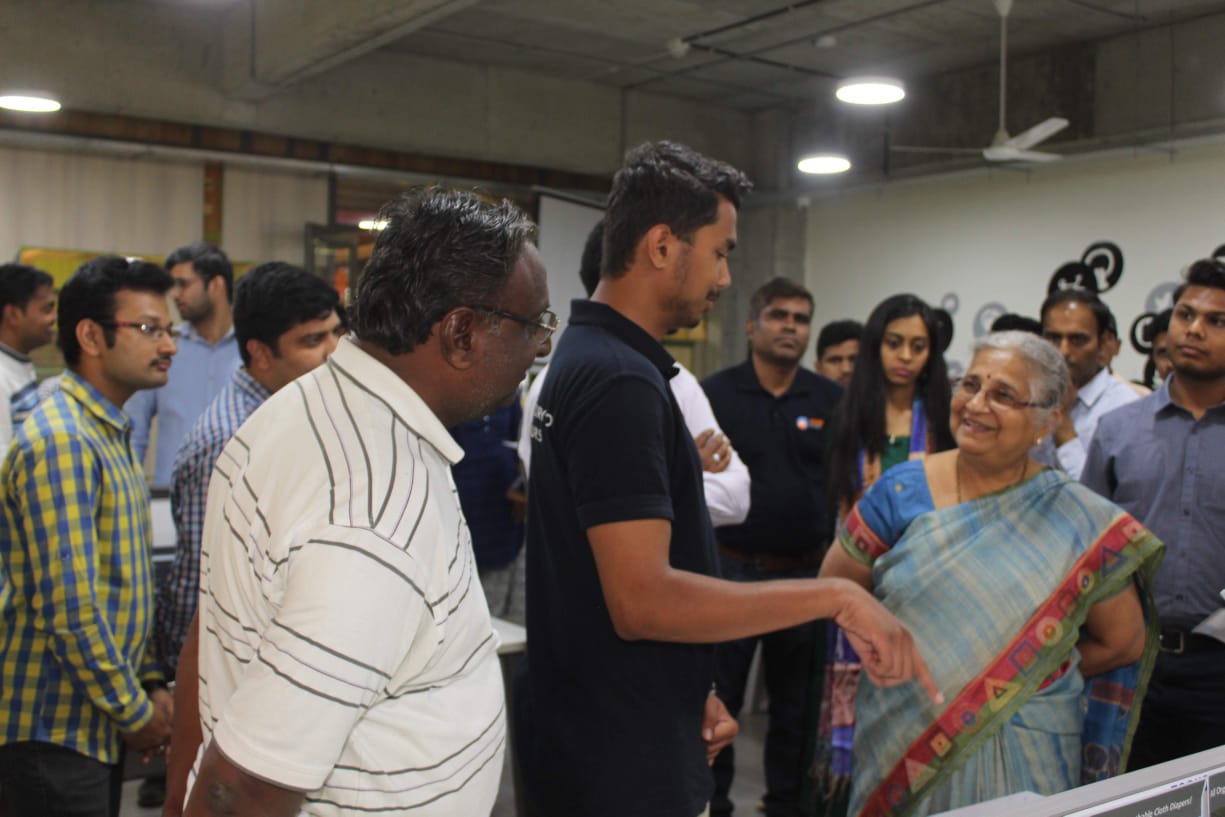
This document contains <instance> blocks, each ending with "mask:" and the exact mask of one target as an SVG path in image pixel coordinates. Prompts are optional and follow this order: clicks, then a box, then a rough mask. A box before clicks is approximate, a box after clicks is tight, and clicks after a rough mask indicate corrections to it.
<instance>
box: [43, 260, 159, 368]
mask: <svg viewBox="0 0 1225 817" xmlns="http://www.w3.org/2000/svg"><path fill="white" fill-rule="evenodd" d="M173 285H174V281H173V280H171V278H170V273H168V272H167V271H166V270H164V269H162V268H161V267H159V266H158V265H157V264H150V263H149V262H148V261H141V260H139V259H135V258H120V257H118V256H115V255H104V256H100V257H98V258H94V259H93V260H91V261H86V262H85V263H84V264H82V265H81V266H80V267H79V268H78V269H77V271H76V272H74V273H73V274H72V277H71V278H69V279H68V282H67V283H65V284H64V286H63V288H62V289H60V295H59V303H58V305H57V307H56V313H55V314H56V324H57V338H56V345H57V346H59V347H60V351H61V352H63V353H64V362H65V363H67V364H68V365H69V366H75V365H76V364H77V363H79V362H80V360H81V344H80V343H78V342H77V324H78V323H80V322H81V321H83V320H87V319H88V320H92V321H97V322H98V323H109V322H110V321H113V320H115V293H116V292H119V291H120V290H125V289H126V290H132V291H134V292H151V293H153V294H154V295H165V294H166V293H167V292H169V291H170V287H171V286H173ZM102 336H103V338H105V340H106V345H107V347H108V348H109V347H111V346H114V345H115V327H113V326H103V327H102Z"/></svg>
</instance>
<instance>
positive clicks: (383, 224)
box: [357, 218, 387, 233]
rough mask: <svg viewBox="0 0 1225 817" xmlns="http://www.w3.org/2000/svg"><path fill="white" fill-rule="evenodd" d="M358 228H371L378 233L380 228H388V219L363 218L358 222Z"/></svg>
mask: <svg viewBox="0 0 1225 817" xmlns="http://www.w3.org/2000/svg"><path fill="white" fill-rule="evenodd" d="M357 229H359V230H370V231H371V232H376V233H377V232H378V231H379V230H386V229H387V221H386V220H385V219H374V218H363V219H362V220H361V221H359V222H357Z"/></svg>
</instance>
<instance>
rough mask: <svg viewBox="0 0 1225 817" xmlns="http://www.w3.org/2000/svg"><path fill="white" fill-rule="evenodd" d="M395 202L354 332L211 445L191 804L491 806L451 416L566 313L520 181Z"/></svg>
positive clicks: (474, 405)
mask: <svg viewBox="0 0 1225 817" xmlns="http://www.w3.org/2000/svg"><path fill="white" fill-rule="evenodd" d="M380 218H381V219H384V220H386V221H387V224H388V226H387V227H386V229H384V230H383V232H382V233H381V234H380V236H379V239H378V241H377V242H376V244H375V247H374V252H373V254H372V256H371V259H370V262H369V264H368V265H367V266H366V269H365V270H364V272H363V274H362V277H361V279H360V281H359V283H358V287H357V299H356V304H355V306H354V309H353V313H352V320H351V326H352V328H353V336H352V337H351V338H347V339H345V340H343V341H342V342H341V343H340V344H339V345H338V346H337V348H336V351H335V352H334V353H333V355H332V356H331V358H330V359H329V360H328V362H327V363H326V364H324V365H323V366H322V367H320V368H319V369H316V370H315V371H314V372H312V373H310V374H307V375H305V376H303V377H301V378H299V379H298V380H296V381H294V382H293V383H291V384H290V385H289V386H287V387H286V388H284V389H282V390H281V391H279V392H278V393H276V394H275V395H273V396H272V397H271V398H270V399H269V400H268V401H267V402H266V403H264V405H263V406H261V407H260V408H259V410H257V411H256V412H255V414H254V415H252V417H251V419H250V420H248V421H247V423H245V424H244V425H243V426H242V428H240V429H239V431H238V432H237V434H236V435H235V436H234V438H233V440H232V441H231V442H230V444H229V445H227V446H226V448H225V450H224V451H223V452H222V454H221V457H220V458H219V459H218V461H217V466H216V469H215V471H214V474H213V479H212V483H211V486H210V489H209V496H208V514H207V519H206V521H205V527H204V538H203V543H202V545H203V546H202V567H201V594H200V605H199V610H200V648H199V649H200V654H199V671H200V679H199V680H200V716H201V724H202V727H203V732H204V746H203V749H202V753H201V757H200V758H199V759H198V760H197V764H196V771H195V777H194V780H193V788H191V789H190V791H189V794H188V801H187V807H186V810H185V814H187V815H208V814H226V815H246V814H269V815H295V814H309V815H339V814H350V813H357V812H363V813H364V812H378V813H380V814H411V815H421V816H422V817H424V816H425V815H484V814H488V813H489V811H490V809H491V808H492V806H493V802H494V799H495V796H496V793H497V787H498V781H499V777H500V774H501V769H502V754H503V747H504V744H505V707H504V701H503V693H502V679H501V673H500V671H499V668H498V663H497V655H496V638H495V636H494V634H493V629H492V624H491V622H490V618H489V612H488V609H487V607H486V605H485V599H484V595H483V594H482V592H481V589H480V586H479V584H478V580H477V574H476V564H475V561H474V559H473V556H472V549H471V541H470V538H469V535H468V530H467V526H466V524H465V522H464V518H463V514H462V511H461V510H460V505H459V500H458V496H457V494H456V491H455V486H454V483H453V481H452V479H451V471H450V466H451V465H452V464H453V463H454V462H456V461H457V460H458V459H459V458H460V457H461V456H462V450H461V449H460V448H459V446H458V445H457V444H456V443H455V442H454V440H453V439H452V438H451V436H450V435H449V434H448V433H447V431H446V429H447V427H448V426H451V425H454V424H456V423H458V422H460V421H461V420H465V419H468V418H471V417H479V416H482V415H484V414H486V413H488V412H489V411H490V410H491V409H493V408H495V407H496V406H498V405H499V404H504V403H506V402H507V401H509V400H511V399H513V397H514V394H515V388H516V386H517V385H518V382H519V380H520V379H522V377H523V373H524V371H525V370H526V369H527V367H528V365H529V364H530V363H531V361H532V359H533V358H534V357H536V355H538V354H544V353H547V351H548V349H549V343H550V341H549V338H550V336H551V334H552V331H553V330H554V329H555V328H556V318H555V316H554V315H553V313H552V312H550V311H549V310H548V291H547V288H546V285H545V272H544V267H543V265H542V263H541V261H540V257H539V255H538V253H537V251H536V248H535V246H534V245H533V244H532V242H531V236H532V230H533V226H532V224H531V222H530V221H528V220H527V219H526V217H524V216H523V215H522V214H521V213H520V212H519V211H517V210H516V209H514V207H513V206H512V205H510V204H509V203H506V202H503V203H502V204H500V205H492V204H488V203H485V202H482V201H480V200H479V199H477V198H476V197H474V196H472V195H470V194H466V193H458V192H446V191H440V190H429V191H424V192H419V193H416V194H410V195H406V196H402V197H400V198H398V199H396V200H395V201H393V202H391V203H390V204H389V205H388V206H387V207H386V208H384V211H383V213H382V214H381V215H380Z"/></svg>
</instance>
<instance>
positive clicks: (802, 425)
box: [795, 417, 825, 431]
mask: <svg viewBox="0 0 1225 817" xmlns="http://www.w3.org/2000/svg"><path fill="white" fill-rule="evenodd" d="M795 427H796V428H798V429H799V430H800V431H807V430H808V429H810V428H811V429H814V430H815V429H820V428H824V427H825V420H824V419H823V418H821V417H796V418H795Z"/></svg>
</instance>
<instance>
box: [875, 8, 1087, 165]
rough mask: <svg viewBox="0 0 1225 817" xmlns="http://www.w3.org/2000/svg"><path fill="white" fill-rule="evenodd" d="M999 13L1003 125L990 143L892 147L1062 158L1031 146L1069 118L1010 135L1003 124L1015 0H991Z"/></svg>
mask: <svg viewBox="0 0 1225 817" xmlns="http://www.w3.org/2000/svg"><path fill="white" fill-rule="evenodd" d="M992 3H993V5H994V6H995V10H996V11H997V12H999V15H1000V125H999V130H997V131H996V132H995V137H994V138H993V139H992V140H991V144H989V145H987V146H986V147H985V148H982V149H978V148H934V147H916V146H907V145H894V146H892V147H891V150H895V151H898V152H899V153H961V154H967V153H981V154H982V157H983V158H984V159H986V160H987V161H989V162H1051V161H1054V160H1056V159H1061V158H1063V157H1062V156H1060V155H1059V154H1058V153H1047V152H1045V151H1040V150H1032V148H1033V147H1034V146H1035V145H1038V144H1040V143H1042V142H1045V141H1046V140H1047V139H1049V138H1051V137H1052V136H1054V135H1055V134H1057V133H1059V131H1061V130H1063V129H1064V128H1066V127H1067V126H1068V120H1066V119H1064V118H1063V117H1061V116H1052V117H1050V118H1049V119H1045V120H1043V121H1042V122H1039V123H1038V124H1037V125H1034V126H1033V127H1032V128H1030V129H1029V130H1026V131H1023V132H1021V133H1018V134H1017V135H1016V136H1011V135H1009V133H1008V129H1007V127H1005V125H1004V121H1005V120H1004V114H1005V112H1006V111H1007V104H1008V87H1007V79H1008V13H1009V12H1010V11H1012V0H992Z"/></svg>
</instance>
